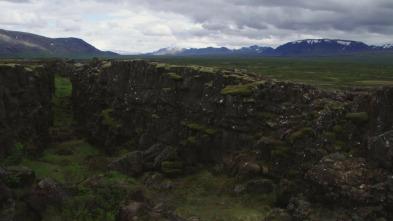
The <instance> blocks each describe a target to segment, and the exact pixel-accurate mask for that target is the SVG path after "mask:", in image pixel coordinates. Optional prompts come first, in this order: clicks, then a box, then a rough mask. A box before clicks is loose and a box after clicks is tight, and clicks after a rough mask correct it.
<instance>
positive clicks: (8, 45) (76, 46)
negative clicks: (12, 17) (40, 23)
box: [0, 29, 117, 57]
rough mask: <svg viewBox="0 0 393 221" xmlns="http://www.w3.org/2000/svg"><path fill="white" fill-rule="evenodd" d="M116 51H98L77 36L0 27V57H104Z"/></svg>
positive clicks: (112, 54)
mask: <svg viewBox="0 0 393 221" xmlns="http://www.w3.org/2000/svg"><path fill="white" fill-rule="evenodd" d="M115 55H117V54H116V53H113V52H108V51H100V50H98V49H97V48H95V47H94V46H92V45H90V44H88V43H87V42H85V41H83V40H82V39H78V38H48V37H44V36H40V35H36V34H31V33H26V32H17V31H7V30H3V29H0V57H93V56H97V57H106V56H115Z"/></svg>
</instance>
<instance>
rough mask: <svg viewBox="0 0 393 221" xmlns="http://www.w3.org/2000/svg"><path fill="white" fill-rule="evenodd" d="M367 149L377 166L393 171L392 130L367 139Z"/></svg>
mask: <svg viewBox="0 0 393 221" xmlns="http://www.w3.org/2000/svg"><path fill="white" fill-rule="evenodd" d="M367 149H368V151H369V153H370V154H371V156H372V157H373V159H374V160H375V161H376V162H377V163H379V165H381V166H382V167H384V168H386V169H388V170H390V171H392V170H393V164H392V162H393V130H391V131H388V132H386V133H383V134H381V135H379V136H375V137H370V138H368V142H367Z"/></svg>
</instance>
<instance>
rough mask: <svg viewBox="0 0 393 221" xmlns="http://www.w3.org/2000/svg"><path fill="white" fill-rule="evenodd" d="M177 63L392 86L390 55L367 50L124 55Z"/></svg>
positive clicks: (324, 82) (335, 84)
mask: <svg viewBox="0 0 393 221" xmlns="http://www.w3.org/2000/svg"><path fill="white" fill-rule="evenodd" d="M127 58H142V59H145V60H148V61H158V62H165V63H169V64H176V65H198V66H208V67H214V68H219V69H245V70H247V71H250V72H255V73H259V74H261V75H262V76H265V77H268V78H272V79H277V80H280V81H293V82H299V83H305V84H311V85H315V86H316V87H320V88H325V89H337V88H346V87H372V88H375V87H382V86H393V55H391V54H382V55H380V54H368V55H352V56H340V57H297V58H294V57H283V58H281V57H277V58H266V57H248V58H246V57H191V56H190V57H184V56H183V57H178V56H127Z"/></svg>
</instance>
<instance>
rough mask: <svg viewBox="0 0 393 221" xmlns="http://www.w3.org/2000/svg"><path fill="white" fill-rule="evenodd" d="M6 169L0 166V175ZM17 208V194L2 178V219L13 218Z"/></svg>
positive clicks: (0, 197)
mask: <svg viewBox="0 0 393 221" xmlns="http://www.w3.org/2000/svg"><path fill="white" fill-rule="evenodd" d="M4 172H5V170H4V169H2V168H1V167H0V176H2V173H4ZM15 209H16V196H15V194H14V192H13V191H12V190H11V189H10V188H9V187H7V186H6V185H5V182H4V180H2V179H0V221H3V220H4V221H8V220H13V219H14V216H15Z"/></svg>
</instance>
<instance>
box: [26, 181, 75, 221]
mask: <svg viewBox="0 0 393 221" xmlns="http://www.w3.org/2000/svg"><path fill="white" fill-rule="evenodd" d="M67 195H68V193H67V190H66V188H65V186H64V185H63V184H61V183H60V182H59V181H57V180H55V179H53V178H51V177H48V178H45V179H43V180H40V181H39V182H38V184H37V186H36V187H35V189H34V190H33V191H32V193H31V194H30V197H29V205H30V206H31V207H32V208H33V209H34V210H35V211H37V212H38V213H39V214H41V215H43V213H44V212H45V211H46V208H47V207H48V206H51V207H55V208H57V209H61V208H62V206H63V203H64V200H65V198H66V197H67Z"/></svg>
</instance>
